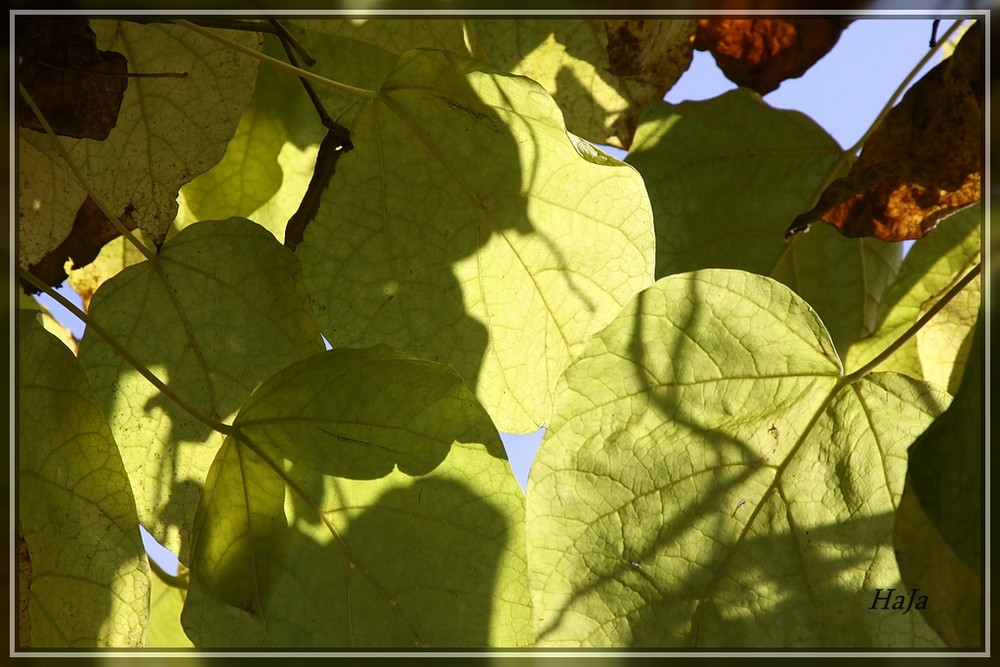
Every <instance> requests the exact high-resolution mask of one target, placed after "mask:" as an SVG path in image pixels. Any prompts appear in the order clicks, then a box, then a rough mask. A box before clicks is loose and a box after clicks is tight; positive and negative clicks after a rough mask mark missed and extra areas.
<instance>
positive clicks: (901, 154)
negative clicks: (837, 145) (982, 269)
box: [785, 23, 984, 241]
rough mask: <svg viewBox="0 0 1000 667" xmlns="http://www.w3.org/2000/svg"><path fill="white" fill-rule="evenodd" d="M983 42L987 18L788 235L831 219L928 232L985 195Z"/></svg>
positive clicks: (892, 232) (893, 233)
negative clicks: (984, 24)
mask: <svg viewBox="0 0 1000 667" xmlns="http://www.w3.org/2000/svg"><path fill="white" fill-rule="evenodd" d="M983 93H984V89H983V47H982V33H981V29H980V26H979V23H976V24H974V25H973V26H972V27H971V28H969V30H968V31H967V32H966V34H965V35H964V36H963V37H962V40H961V42H959V44H958V46H957V47H956V49H955V53H954V54H953V55H952V57H951V58H948V59H947V60H945V61H944V62H942V63H941V64H939V65H938V66H937V67H935V68H934V69H932V70H931V71H930V72H928V73H927V75H926V76H925V77H924V78H923V79H921V80H920V81H918V82H917V83H916V84H914V86H913V87H912V88H910V90H909V91H907V93H906V95H905V96H904V97H903V100H902V101H901V102H900V103H899V104H898V105H896V106H895V107H894V108H893V109H892V110H891V111H890V112H889V113H888V114H887V115H886V117H885V119H884V121H883V122H882V124H881V125H879V127H878V128H876V129H875V131H874V132H872V134H871V136H870V137H869V138H868V140H867V141H866V142H865V146H864V150H863V151H862V152H861V156H860V157H859V158H858V160H857V162H855V163H854V165H852V167H851V170H850V172H849V173H848V174H847V176H844V177H843V178H840V179H837V180H836V181H834V182H833V183H831V184H830V186H829V187H828V188H827V189H826V190H825V191H824V192H823V194H822V195H821V196H820V199H819V202H818V203H817V204H816V206H815V207H813V208H812V209H811V210H809V211H807V212H805V213H803V214H802V215H799V216H798V217H797V218H795V220H794V221H793V222H792V224H791V225H790V226H789V228H788V231H787V232H786V233H785V236H786V237H788V236H791V235H792V234H796V233H799V232H804V231H808V229H809V226H810V225H811V224H812V223H813V222H815V221H817V220H822V221H824V222H827V223H829V224H831V225H833V226H834V227H836V228H837V229H838V230H840V233H841V234H843V235H844V236H849V237H858V236H874V237H876V238H879V239H882V240H883V241H903V240H907V239H920V238H923V237H924V236H925V235H927V234H928V233H929V232H930V231H931V230H933V229H934V227H936V226H937V224H938V222H940V221H941V220H942V219H944V218H946V217H947V216H949V215H951V214H953V213H956V212H957V211H959V210H961V209H963V208H965V207H967V206H970V205H971V204H974V203H975V202H977V201H979V200H980V198H981V196H982V190H981V183H980V182H981V179H982V147H983V114H982V104H983Z"/></svg>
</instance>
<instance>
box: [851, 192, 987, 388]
mask: <svg viewBox="0 0 1000 667" xmlns="http://www.w3.org/2000/svg"><path fill="white" fill-rule="evenodd" d="M981 217H982V209H981V207H980V206H971V207H969V208H968V209H967V210H965V211H962V212H961V213H957V214H956V215H955V216H954V218H953V219H952V220H949V222H948V224H947V225H945V226H943V227H941V228H940V229H938V230H937V231H936V232H935V233H934V234H932V235H930V236H928V237H927V238H926V239H923V240H921V241H920V242H919V243H915V244H914V245H913V247H912V248H911V249H910V251H909V253H907V255H906V258H905V259H904V260H903V263H902V265H901V266H900V268H899V274H898V275H897V276H896V278H895V279H894V280H893V282H892V284H891V285H890V286H889V287H888V288H887V289H886V291H885V294H884V295H883V297H882V302H881V304H880V307H879V315H878V320H877V327H876V328H875V329H874V331H873V332H872V333H871V334H870V335H868V336H866V337H864V338H861V339H859V340H857V341H855V343H854V344H853V345H851V347H850V348H849V349H848V350H847V354H846V355H845V359H844V365H845V366H846V367H847V370H848V371H852V370H854V369H857V368H861V367H862V366H864V365H865V364H867V363H868V362H869V361H871V360H872V359H874V358H875V356H876V355H878V354H879V353H880V352H882V350H884V349H885V348H886V347H888V346H889V344H890V343H891V342H892V341H894V340H895V339H896V338H898V337H899V336H901V335H902V334H903V333H904V332H905V331H906V330H907V329H908V328H909V327H910V326H911V325H913V323H914V322H916V321H917V320H918V319H919V318H920V316H921V315H922V314H923V313H924V312H925V311H926V310H927V308H929V307H930V306H932V305H933V304H935V303H937V301H938V299H940V298H941V296H942V295H944V293H945V292H947V291H948V289H949V288H950V287H951V285H953V284H954V283H955V282H956V281H957V280H959V279H960V278H961V277H962V276H963V275H965V274H966V273H967V272H968V270H969V269H970V268H971V267H972V265H973V264H974V263H975V262H976V261H978V259H977V258H978V257H979V252H980V246H981V239H980V237H981V235H982V226H981V223H980V220H981ZM976 284H977V285H978V282H977V283H976ZM966 293H968V294H966ZM978 293H979V290H978V288H974V287H973V286H972V285H970V286H969V288H967V289H966V290H963V292H962V293H961V294H959V296H958V297H957V298H956V299H955V300H954V301H953V302H952V303H953V304H954V305H952V304H949V306H948V307H946V309H945V311H946V312H943V313H939V314H938V315H937V316H936V317H935V318H934V319H933V320H931V321H930V322H929V323H928V325H927V326H925V327H924V329H923V330H921V331H920V332H919V333H918V334H917V336H916V337H914V338H912V339H910V340H909V341H907V342H906V343H905V344H904V345H903V346H902V347H900V348H899V349H898V350H896V352H895V353H894V354H893V355H892V356H891V357H889V358H888V359H886V360H885V361H884V362H882V364H881V365H880V366H879V368H878V370H881V371H895V372H898V373H905V374H907V375H909V376H910V377H913V378H916V379H918V380H927V381H928V382H934V383H935V384H937V385H939V386H941V387H942V388H948V389H949V391H951V392H954V391H955V390H956V389H957V387H958V384H957V380H960V379H961V372H960V371H961V367H962V366H963V365H964V359H965V356H966V355H967V354H968V350H964V351H963V344H964V342H965V341H966V340H967V338H968V335H969V332H971V331H972V327H973V326H974V325H975V317H976V310H977V308H978V304H977V306H975V307H973V309H972V310H971V311H970V310H969V308H968V305H969V299H973V300H976V299H977V298H978V297H977V296H976V295H978ZM942 318H944V322H942ZM924 360H926V369H925V362H924ZM956 368H958V369H959V372H958V373H957V379H956V380H955V381H954V382H952V381H951V377H952V375H955V373H953V371H954V369H956Z"/></svg>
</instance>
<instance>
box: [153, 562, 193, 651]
mask: <svg viewBox="0 0 1000 667" xmlns="http://www.w3.org/2000/svg"><path fill="white" fill-rule="evenodd" d="M154 574H155V573H154ZM151 582H152V587H151V589H150V595H149V629H148V630H147V631H146V647H147V648H191V647H192V646H194V644H192V643H191V640H190V639H188V637H187V635H186V634H184V628H182V627H181V609H183V607H184V597H185V594H186V591H185V590H184V589H183V588H178V587H176V586H171V585H170V584H168V583H167V582H165V581H164V580H163V579H161V578H160V577H158V576H154V577H151Z"/></svg>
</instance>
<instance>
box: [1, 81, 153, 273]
mask: <svg viewBox="0 0 1000 667" xmlns="http://www.w3.org/2000/svg"><path fill="white" fill-rule="evenodd" d="M17 86H18V90H20V92H21V97H23V98H24V101H25V102H27V103H28V106H29V107H30V108H31V111H32V113H34V114H35V117H36V118H38V121H39V122H40V123H41V124H42V127H44V128H45V133H46V134H48V135H49V139H50V140H51V141H52V145H53V146H55V149H56V151H57V152H58V153H59V155H60V156H62V159H63V160H64V161H65V162H66V165H67V166H68V167H69V168H70V171H72V172H73V175H74V176H75V177H76V180H77V181H78V182H79V183H80V185H82V186H83V189H84V190H86V191H87V194H88V195H89V196H90V198H91V199H92V200H94V203H95V204H97V207H98V208H99V209H101V212H102V213H104V215H105V216H107V218H108V220H110V221H111V224H112V225H114V227H115V229H117V230H118V231H119V232H120V233H121V235H122V236H124V237H125V238H127V239H128V240H129V242H130V243H131V244H132V245H134V246H135V247H136V248H138V249H139V252H141V253H142V254H143V255H144V256H145V257H146V259H148V260H152V261H154V262H155V260H156V253H155V252H153V251H152V250H150V249H149V248H147V247H146V246H145V244H143V243H142V241H140V240H139V239H137V238H136V237H135V236H133V234H132V232H131V231H130V230H129V228H128V227H126V226H125V224H124V223H123V222H122V221H121V219H119V217H118V216H117V215H115V213H114V212H113V211H112V209H111V206H110V205H109V204H108V202H107V201H105V199H104V198H103V197H101V196H100V195H99V194H97V191H96V190H94V188H93V187H92V186H91V184H90V181H88V180H87V178H86V177H85V176H84V175H83V172H82V171H80V168H79V167H78V166H77V165H76V163H75V162H74V161H73V159H72V158H71V157H70V155H69V151H67V150H66V147H65V146H63V143H62V142H61V141H60V140H59V137H57V136H56V133H55V130H53V129H52V126H51V125H49V121H48V120H47V119H46V118H45V116H44V115H43V114H42V111H41V109H39V108H38V105H37V104H35V100H34V99H32V97H31V95H30V94H29V93H28V91H27V89H26V88H25V87H24V84H23V83H18V84H17Z"/></svg>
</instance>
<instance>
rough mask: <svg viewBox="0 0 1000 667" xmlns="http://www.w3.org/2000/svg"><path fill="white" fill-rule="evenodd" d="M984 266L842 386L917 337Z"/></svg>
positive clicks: (857, 378) (970, 274)
mask: <svg viewBox="0 0 1000 667" xmlns="http://www.w3.org/2000/svg"><path fill="white" fill-rule="evenodd" d="M982 266H983V265H982V262H979V263H977V264H976V265H975V266H974V267H973V268H972V269H970V270H969V272H968V273H966V274H965V275H964V276H962V279H961V280H959V281H958V282H957V283H955V284H954V285H953V286H952V287H951V289H949V290H948V291H947V292H946V293H945V295H944V296H943V297H941V298H940V299H938V301H937V303H935V304H934V305H933V306H931V307H930V308H929V309H928V310H927V312H926V313H924V314H923V315H922V316H921V317H920V319H918V320H917V321H916V322H914V323H913V324H912V325H911V326H910V328H908V329H907V330H906V331H904V332H903V333H902V335H900V337H899V338H897V339H896V340H894V341H893V342H892V343H890V344H889V346H888V347H887V348H885V349H884V350H882V352H881V353H879V354H878V355H877V356H876V357H875V358H874V359H872V360H871V361H869V362H868V363H867V364H865V365H864V366H862V367H861V368H859V369H857V370H855V371H852V372H851V373H849V374H848V375H845V376H844V377H843V378H842V380H841V384H842V385H848V384H851V383H852V382H855V381H857V380H859V379H860V378H862V377H864V376H865V375H868V374H869V373H871V372H872V371H873V370H874V369H875V368H877V367H878V366H879V365H880V364H882V362H884V361H885V360H886V359H888V358H889V357H891V356H892V355H893V354H895V352H896V350H898V349H899V348H900V347H902V346H903V345H904V344H905V343H906V342H907V341H908V340H910V338H912V337H913V336H914V335H916V333H917V332H918V331H920V329H922V328H923V327H924V326H925V325H926V324H927V323H928V322H929V321H930V320H931V318H932V317H934V316H935V315H937V314H938V313H939V312H941V309H942V308H944V307H945V306H946V305H948V302H949V301H951V300H952V299H954V298H955V297H956V296H957V295H958V293H959V292H961V291H962V290H963V289H965V287H966V286H967V285H968V284H969V283H971V282H972V281H973V280H974V279H975V278H976V277H977V276H979V274H980V272H981V269H982Z"/></svg>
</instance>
